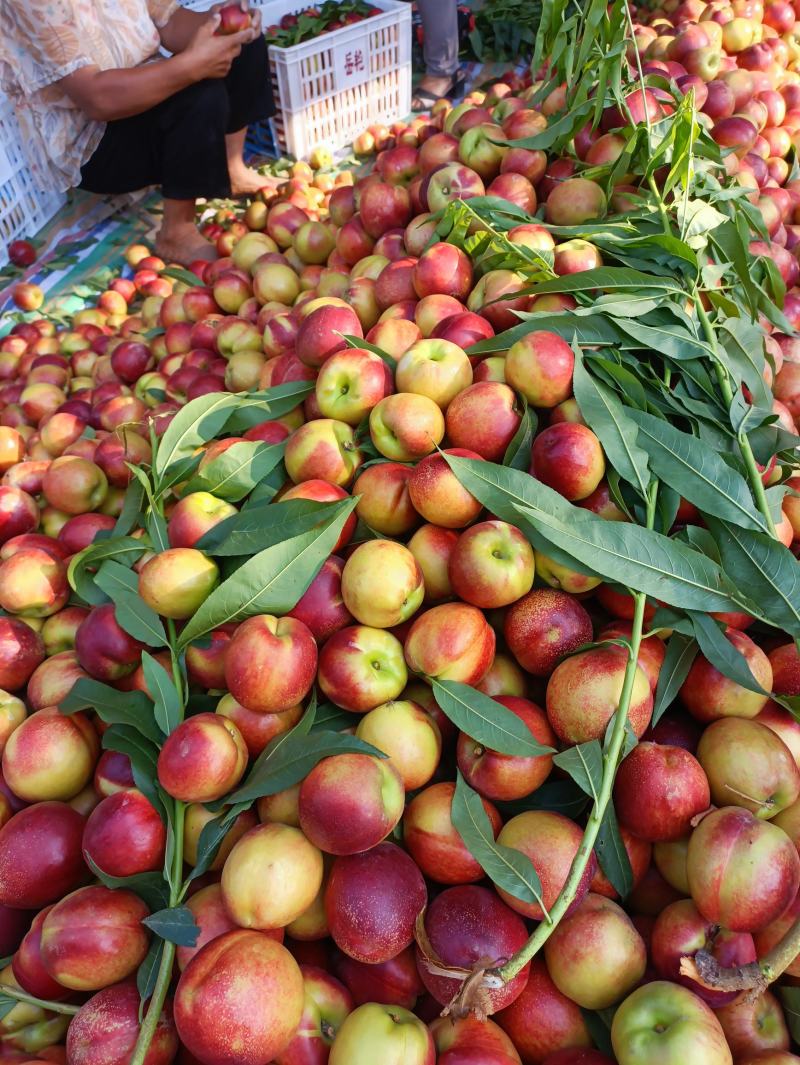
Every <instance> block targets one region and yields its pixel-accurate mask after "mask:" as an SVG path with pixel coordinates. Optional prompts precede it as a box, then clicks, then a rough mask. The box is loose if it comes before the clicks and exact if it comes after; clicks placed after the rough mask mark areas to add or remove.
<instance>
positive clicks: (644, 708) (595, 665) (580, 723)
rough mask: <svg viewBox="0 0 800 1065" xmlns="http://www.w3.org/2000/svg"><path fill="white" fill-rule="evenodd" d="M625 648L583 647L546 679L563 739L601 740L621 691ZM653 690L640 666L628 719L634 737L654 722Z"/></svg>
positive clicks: (549, 713)
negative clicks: (652, 716) (588, 648)
mask: <svg viewBox="0 0 800 1065" xmlns="http://www.w3.org/2000/svg"><path fill="white" fill-rule="evenodd" d="M627 662H628V654H627V651H625V650H623V649H622V648H621V647H617V646H614V645H612V646H605V647H595V648H592V649H591V650H590V651H581V652H579V653H578V654H576V655H573V656H572V657H571V658H567V659H565V660H564V661H563V662H561V663H560V665H558V666H556V668H555V670H554V671H553V673H552V674H551V676H550V680H549V681H548V684H547V695H546V701H547V717H548V718H549V720H550V724H551V725H552V726H553V730H554V732H555V733H556V735H557V736H558V738H559V739H560V740H561V741H562V742H564V743H570V744H572V743H584V742H586V741H587V740H593V739H599V740H602V739H603V736H604V735H605V731H606V728H607V727H608V722H609V721H610V720H611V718H612V717H613V716H614V713H615V711H616V709H617V706H618V704H619V698H620V694H621V692H622V684H623V678H624V675H625V668H626V666H627ZM652 710H653V694H652V692H651V690H650V682H649V680H648V678H647V675H646V674H645V673H644V671H643V670H642V669H640V668H639V667H638V666H637V669H636V674H635V676H634V682H633V691H632V694H631V703H630V709H629V711H628V720H629V721H630V724H631V728H632V729H633V731H634V733H635V734H636V736H641V735H642V733H643V732H644V730H645V729H646V728H647V726H648V724H649V723H650V716H651V714H652Z"/></svg>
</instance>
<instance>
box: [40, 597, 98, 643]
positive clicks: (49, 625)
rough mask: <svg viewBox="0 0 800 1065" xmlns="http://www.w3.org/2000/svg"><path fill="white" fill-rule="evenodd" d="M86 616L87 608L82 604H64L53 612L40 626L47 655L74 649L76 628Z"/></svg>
mask: <svg viewBox="0 0 800 1065" xmlns="http://www.w3.org/2000/svg"><path fill="white" fill-rule="evenodd" d="M87 617H88V610H86V609H85V608H84V607H82V606H65V607H64V609H63V610H59V612H58V613H53V615H51V616H50V617H49V618H48V619H47V621H46V622H45V624H44V625H43V626H42V639H43V640H44V641H45V650H46V651H47V653H48V655H56V654H61V653H62V652H63V651H71V650H72V649H74V648H75V637H76V634H77V632H78V629H79V628H80V626H81V624H82V623H83V622H84V621H85V620H86V618H87Z"/></svg>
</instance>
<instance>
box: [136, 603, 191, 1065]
mask: <svg viewBox="0 0 800 1065" xmlns="http://www.w3.org/2000/svg"><path fill="white" fill-rule="evenodd" d="M167 631H168V636H169V647H170V655H171V657H172V671H173V677H174V679H175V687H176V688H177V690H178V696H179V698H180V705H181V714H180V716H181V718H183V711H184V708H185V694H186V693H185V687H184V684H183V677H182V674H181V669H180V665H179V659H178V655H177V653H176V651H175V648H176V646H177V634H176V631H175V622H174V621H172V620H171V619H168V620H167ZM185 814H186V806H185V804H184V803H182V802H180V801H179V800H177V799H176V800H175V813H174V817H173V818H172V820H171V826H170V830H171V832H172V835H173V848H172V867H171V869H170V870H169V875H167V874H166V870H165V876H166V878H167V879H168V881H169V885H170V891H169V904H170V906H177V905H179V903H180V900H181V898H182V897H183V883H182V881H183V823H184V817H185ZM174 961H175V944H174V943H170V942H169V940H164V947H163V951H162V954H161V962H160V964H159V966H158V976H157V977H156V984H155V987H154V988H153V994H152V996H151V998H150V1003H149V1005H148V1007H147V1013H146V1014H145V1017H144V1020H143V1021H142V1026H141V1028H140V1029H139V1036H138V1038H137V1040H136V1046H135V1047H134V1048H133V1054H132V1055H131V1060H130V1065H144V1061H145V1058H146V1057H147V1052H148V1050H149V1049H150V1044H151V1043H152V1041H153V1037H154V1036H155V1034H156V1028H157V1026H158V1022H159V1020H160V1018H161V1011H162V1010H163V1008H164V1002H165V1000H166V997H167V992H168V991H169V985H170V982H171V980H172V969H173V963H174Z"/></svg>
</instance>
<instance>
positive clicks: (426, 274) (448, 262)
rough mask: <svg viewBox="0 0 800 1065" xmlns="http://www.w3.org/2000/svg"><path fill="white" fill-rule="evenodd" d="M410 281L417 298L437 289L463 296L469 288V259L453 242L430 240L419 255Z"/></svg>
mask: <svg viewBox="0 0 800 1065" xmlns="http://www.w3.org/2000/svg"><path fill="white" fill-rule="evenodd" d="M413 283H414V289H415V291H416V294H417V296H419V298H420V299H422V298H423V297H424V296H433V295H435V294H437V293H441V294H442V295H445V296H454V297H455V298H456V299H458V300H465V299H466V298H467V296H468V295H469V293H470V290H471V289H472V263H471V262H470V259H469V256H468V255H466V254H465V253H464V252H463V251H461V249H460V248H457V247H456V246H455V245H454V244H434V245H433V246H432V247H430V248H428V249H427V251H424V252H423V253H422V255H421V256H420V258H419V260H418V262H417V264H416V268H415V269H414V278H413Z"/></svg>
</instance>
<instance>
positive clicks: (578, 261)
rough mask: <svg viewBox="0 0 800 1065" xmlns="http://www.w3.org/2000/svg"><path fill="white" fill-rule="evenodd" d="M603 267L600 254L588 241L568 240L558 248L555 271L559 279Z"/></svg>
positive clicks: (554, 261)
mask: <svg viewBox="0 0 800 1065" xmlns="http://www.w3.org/2000/svg"><path fill="white" fill-rule="evenodd" d="M602 265H603V259H602V256H601V255H600V252H599V251H598V250H597V248H595V246H594V244H590V243H589V241H588V240H578V239H575V240H567V241H565V242H564V243H563V244H559V245H558V246H557V247H556V250H555V255H554V259H553V270H554V271H555V273H556V274H558V276H559V277H563V276H565V275H567V274H578V273H581V272H582V271H584V270H593V269H595V268H597V267H600V266H602Z"/></svg>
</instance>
